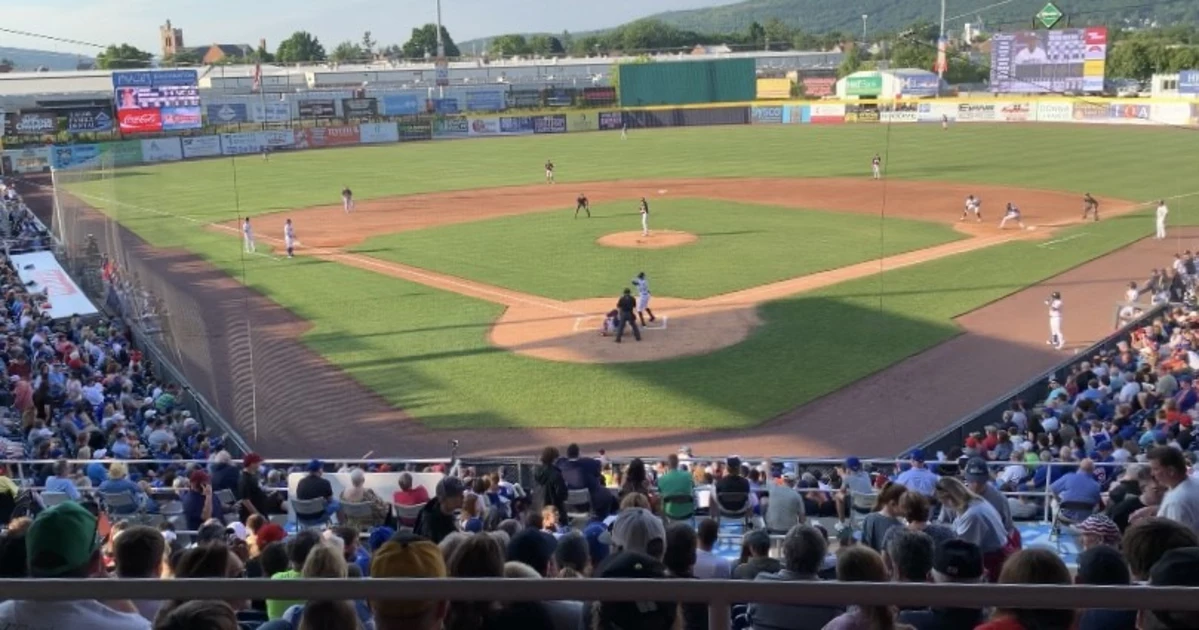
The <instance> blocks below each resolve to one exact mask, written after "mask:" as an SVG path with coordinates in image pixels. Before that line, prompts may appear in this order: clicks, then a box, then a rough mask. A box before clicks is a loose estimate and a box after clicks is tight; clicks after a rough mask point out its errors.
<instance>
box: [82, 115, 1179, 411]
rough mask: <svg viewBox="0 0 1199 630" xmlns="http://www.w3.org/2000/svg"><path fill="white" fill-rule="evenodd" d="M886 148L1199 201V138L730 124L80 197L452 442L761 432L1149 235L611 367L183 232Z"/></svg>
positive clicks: (353, 273)
mask: <svg viewBox="0 0 1199 630" xmlns="http://www.w3.org/2000/svg"><path fill="white" fill-rule="evenodd" d="M875 151H879V152H882V153H883V154H884V156H885V157H886V158H887V169H888V175H889V176H890V177H904V178H912V179H944V180H954V181H965V182H979V183H988V184H1010V185H1012V186H1019V187H1033V188H1045V189H1059V190H1070V191H1077V192H1080V193H1081V192H1083V191H1088V190H1089V191H1090V192H1092V193H1094V194H1096V195H1108V196H1114V197H1123V198H1129V199H1134V200H1150V199H1156V198H1158V197H1170V196H1174V195H1180V194H1184V193H1190V192H1194V191H1195V190H1199V183H1196V182H1195V181H1193V180H1191V179H1190V178H1188V177H1186V176H1185V175H1186V173H1185V171H1184V170H1182V165H1185V164H1191V163H1194V161H1195V159H1196V158H1199V144H1197V143H1195V142H1194V139H1193V135H1192V134H1191V133H1188V132H1185V131H1180V130H1172V129H1141V128H1136V129H1133V128H1114V127H1100V126H1095V127H1088V126H1077V127H1075V126H1035V125H1029V126H969V125H958V126H955V127H953V128H952V129H951V130H950V131H949V132H942V131H941V130H940V129H939V128H935V127H925V126H915V125H912V126H906V127H905V126H898V125H897V126H894V127H892V128H890V129H888V128H886V127H883V126H877V125H873V126H860V127H848V126H847V127H842V128H824V127H811V126H802V127H801V126H795V127H768V126H761V127H722V128H709V129H671V130H656V131H652V132H637V133H633V134H631V136H630V138H629V140H628V141H625V142H621V141H620V140H619V135H618V134H616V135H613V134H603V133H595V134H581V135H577V136H547V137H537V138H513V139H495V140H485V141H465V142H443V143H422V144H414V145H394V146H387V147H372V148H364V149H347V150H330V151H314V152H308V153H295V154H279V155H276V156H272V159H271V161H270V162H263V161H262V160H261V159H260V158H256V157H251V158H241V159H238V160H237V162H236V170H237V182H238V185H237V188H236V191H237V200H236V203H235V199H234V193H233V184H232V171H233V161H232V160H229V159H223V160H213V161H204V162H194V163H184V164H171V165H164V166H156V167H145V168H139V169H129V170H125V171H121V172H120V173H119V175H121V177H118V178H115V179H111V180H107V181H104V182H91V183H88V184H86V185H80V188H81V189H83V191H84V192H87V193H89V194H92V195H96V196H100V197H107V198H109V199H119V201H120V202H123V204H132V206H140V207H143V208H153V209H155V210H157V211H158V212H159V213H163V214H156V213H151V212H146V211H144V210H138V209H136V208H133V207H131V206H130V205H121V204H115V203H112V202H108V203H106V204H105V206H106V208H107V210H108V211H109V212H112V213H113V214H114V216H117V217H119V218H120V220H121V221H122V222H124V223H126V224H127V225H129V226H130V227H131V228H132V229H134V230H135V231H136V232H138V233H139V234H140V235H142V236H143V237H144V238H146V239H147V240H149V241H150V242H151V243H154V244H156V245H160V246H183V247H186V248H188V249H191V250H192V251H196V252H198V253H200V254H202V255H203V256H205V257H206V258H207V259H208V260H210V261H211V262H213V263H214V264H216V265H217V266H218V267H220V268H222V269H223V270H225V271H226V272H227V273H229V274H230V275H232V276H234V277H237V278H239V279H241V280H242V281H243V282H245V283H246V284H248V285H249V286H251V287H253V288H255V289H257V290H259V291H261V292H262V293H264V294H265V295H267V296H269V297H271V298H272V299H274V300H275V301H277V302H278V303H280V304H281V305H283V306H284V307H286V308H288V309H290V310H292V311H293V312H295V313H296V314H298V315H299V316H301V317H304V318H306V319H308V320H310V321H312V322H313V325H314V328H313V330H311V331H310V333H309V334H308V335H307V336H306V337H305V339H304V340H305V342H306V343H307V344H308V345H309V346H310V347H311V348H312V349H313V350H315V351H317V352H319V353H321V354H323V355H325V356H326V357H328V358H329V359H330V360H331V361H333V362H334V363H335V364H337V365H339V366H341V367H342V368H343V369H345V370H347V371H348V372H349V373H350V374H351V375H353V376H354V377H355V378H356V379H358V380H359V381H360V382H362V383H363V384H364V385H366V386H368V387H370V388H372V389H374V390H375V391H377V392H379V393H380V394H381V395H383V396H384V397H386V398H387V399H388V400H390V401H391V402H393V403H395V404H397V405H399V406H401V407H403V408H405V409H408V410H409V411H410V412H412V413H413V414H414V415H416V416H417V417H419V418H421V419H422V420H424V421H425V422H426V423H428V424H430V425H431V426H441V427H446V426H455V427H486V426H565V427H571V426H610V427H707V428H734V427H744V426H750V425H753V424H756V423H759V422H761V421H762V420H764V419H766V418H768V417H771V416H773V415H776V414H778V413H781V412H783V411H786V410H788V409H790V408H793V407H794V406H796V405H799V404H802V403H804V402H806V401H808V400H811V399H813V398H815V397H817V396H820V395H822V394H825V393H827V392H829V391H832V390H835V389H837V388H840V387H842V386H844V385H845V384H847V383H849V382H852V381H854V380H857V379H859V378H862V377H863V376H865V375H867V374H869V373H871V372H874V371H877V370H879V369H882V368H884V367H886V366H888V365H890V364H892V363H894V362H896V361H898V360H900V359H903V358H904V357H907V356H910V355H912V354H914V353H917V352H919V351H921V350H924V349H926V348H928V347H930V346H931V345H933V344H936V343H939V342H942V341H944V340H946V339H948V338H950V337H952V336H953V335H955V334H956V333H957V328H956V327H955V326H954V324H953V322H952V321H951V319H952V318H953V317H954V316H956V315H959V314H961V313H964V312H968V311H970V310H972V309H974V308H977V307H978V306H980V305H982V304H985V303H987V302H989V301H992V300H995V299H998V298H1000V297H1002V296H1004V295H1007V294H1009V293H1011V292H1014V291H1017V290H1019V289H1021V288H1023V287H1025V286H1028V285H1029V284H1033V283H1035V282H1038V281H1040V280H1043V279H1045V278H1047V277H1050V276H1053V275H1055V274H1057V273H1060V272H1062V271H1065V270H1066V269H1069V268H1071V267H1073V266H1076V265H1078V264H1080V263H1081V262H1084V261H1086V260H1089V259H1092V258H1094V257H1097V256H1100V255H1102V254H1105V253H1107V252H1109V251H1112V250H1114V249H1116V248H1119V247H1121V246H1123V245H1126V244H1128V243H1130V242H1132V241H1133V240H1135V239H1137V238H1140V237H1141V236H1144V235H1146V234H1148V233H1150V232H1151V230H1152V220H1151V219H1150V218H1149V216H1148V214H1146V213H1141V214H1139V215H1137V216H1135V217H1129V218H1121V219H1117V220H1111V221H1104V222H1100V223H1098V224H1095V225H1088V226H1086V227H1085V230H1086V231H1087V237H1086V238H1080V239H1075V240H1072V241H1070V242H1069V246H1064V247H1057V248H1039V247H1037V246H1036V245H1035V244H1033V243H1011V244H1007V245H1003V246H999V247H995V248H992V249H988V250H983V251H977V252H972V253H968V254H963V255H960V256H955V257H953V258H949V259H944V260H940V261H935V262H932V263H928V264H924V265H920V266H917V267H910V268H905V269H900V270H896V271H893V272H888V273H886V274H885V275H884V276H881V277H872V278H865V279H862V280H857V281H853V282H848V283H845V284H842V285H838V286H835V287H829V288H827V289H824V290H821V291H817V292H813V293H811V294H806V295H803V296H799V297H795V298H791V299H786V300H780V301H778V302H773V303H770V304H767V305H765V306H764V307H763V309H762V314H763V317H764V319H765V320H766V322H767V324H766V325H765V326H763V327H762V328H760V329H759V330H758V331H757V332H756V333H755V334H754V335H753V336H751V337H750V338H749V339H748V340H747V341H745V342H744V343H741V344H738V345H737V346H734V347H731V348H728V349H725V350H722V351H719V352H716V353H713V354H711V355H707V356H703V357H689V358H684V359H677V360H671V361H664V362H659V363H652V364H627V365H604V366H597V365H575V364H561V363H550V362H544V361H538V360H534V359H527V358H524V357H520V356H516V355H512V354H509V353H506V352H501V351H497V350H496V349H494V348H492V347H491V346H490V345H489V344H488V342H487V330H488V327H489V326H490V324H491V322H492V321H494V318H495V317H496V316H497V315H498V314H499V307H496V306H494V305H491V304H486V303H483V302H479V301H477V300H473V299H470V298H465V297H462V296H458V295H454V294H448V293H444V292H440V291H436V290H433V289H429V288H427V287H424V286H420V285H416V284H413V283H409V282H405V281H402V280H398V279H394V278H389V277H384V276H380V275H378V274H374V273H370V272H366V271H361V270H358V269H351V268H347V267H345V266H342V265H337V264H334V263H326V262H320V261H315V260H300V259H297V260H295V261H290V262H282V263H281V262H276V261H273V260H270V259H267V258H263V257H250V258H245V259H244V260H243V257H242V256H241V254H240V243H239V242H238V241H237V239H236V238H235V237H233V236H232V235H230V236H225V235H221V234H213V233H210V232H206V231H204V230H201V229H198V225H197V223H193V222H189V221H186V220H181V219H178V218H174V217H172V215H186V216H188V217H192V218H194V220H195V221H197V222H200V223H203V222H211V221H224V220H228V219H232V218H234V217H235V216H236V214H237V211H238V208H240V211H241V212H243V213H251V214H259V213H262V212H268V211H271V210H277V209H282V208H288V207H297V206H310V205H324V204H331V203H336V202H337V196H336V195H337V192H338V191H339V190H340V188H341V186H342V185H343V184H348V185H350V186H351V187H353V188H354V189H355V191H356V193H357V194H358V196H359V197H361V198H365V197H369V196H385V195H392V194H402V193H411V192H419V191H425V190H434V189H451V188H478V187H485V186H495V185H504V184H517V183H533V182H536V181H537V178H538V177H539V176H540V172H539V169H540V165H541V162H543V161H544V160H545V158H546V157H552V158H554V160H555V162H557V163H558V164H559V179H560V181H563V182H571V181H593V180H603V179H635V178H644V177H705V176H793V177H808V176H859V175H862V174H863V172H865V171H866V170H867V169H868V168H869V156H870V155H872V154H873V153H874V152H875ZM1195 200H1196V198H1194V197H1189V198H1185V199H1180V200H1177V201H1173V202H1172V203H1171V216H1170V219H1171V222H1172V224H1183V223H1195V222H1196V217H1199V204H1196V203H1195ZM622 229H626V228H622ZM1071 232H1072V230H1070V231H1067V232H1066V235H1069V234H1070V233H1071ZM512 246H513V247H514V248H519V244H513V245H512ZM676 251H680V252H681V251H682V250H676ZM783 254H785V252H783ZM546 267H547V268H553V267H555V265H553V264H547V265H546ZM619 271H620V274H621V275H620V277H619V280H621V281H624V280H627V278H626V277H625V274H626V273H627V272H626V271H625V269H624V268H623V267H622V268H621V269H620V270H619ZM727 273H732V272H727ZM880 291H881V293H880ZM630 410H636V413H630Z"/></svg>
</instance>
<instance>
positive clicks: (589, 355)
mask: <svg viewBox="0 0 1199 630" xmlns="http://www.w3.org/2000/svg"><path fill="white" fill-rule="evenodd" d="M578 190H581V191H583V192H585V193H586V194H587V196H588V197H589V198H591V199H592V201H593V202H596V203H602V202H613V201H616V202H620V201H625V200H627V201H628V202H629V204H630V210H631V211H632V210H635V209H636V200H638V199H640V198H641V197H647V198H663V197H674V198H704V199H723V200H728V201H734V202H749V203H758V204H763V205H772V206H781V207H793V208H797V209H799V208H804V209H820V210H831V211H836V212H852V213H859V214H879V215H880V216H881V215H882V214H884V213H885V215H886V216H888V217H893V218H904V219H917V220H923V221H933V222H938V223H945V224H951V225H953V226H954V227H955V229H957V230H958V231H960V232H962V233H964V234H966V235H967V237H968V238H965V239H962V240H958V241H954V242H951V243H946V244H943V245H938V246H935V247H930V248H926V249H921V250H916V251H912V252H907V253H903V254H898V255H894V256H889V257H886V258H882V259H874V260H870V261H866V262H862V263H858V264H855V265H850V266H847V267H842V268H839V269H833V270H830V271H825V272H820V273H816V274H811V275H806V276H801V277H797V278H791V279H787V280H783V281H780V282H774V283H771V284H766V285H762V286H758V287H753V288H750V289H746V290H742V291H736V292H733V293H728V294H724V295H717V296H713V297H710V298H707V299H703V300H682V299H674V298H670V297H669V296H666V295H655V296H654V297H653V299H652V304H651V308H652V309H653V311H654V313H655V314H656V315H657V316H658V320H657V321H656V322H654V323H652V324H651V325H649V326H648V327H647V329H646V330H645V332H644V334H643V341H642V342H640V343H626V344H622V345H617V344H615V343H613V340H612V339H611V338H606V337H602V336H600V335H599V326H600V323H601V322H602V319H603V316H604V314H605V313H607V312H608V311H609V310H611V309H612V308H614V304H615V300H616V297H617V296H616V295H612V296H608V297H596V298H592V299H585V300H575V301H570V302H562V301H558V300H553V299H550V298H545V297H541V296H537V295H530V294H526V293H521V292H519V291H513V290H510V289H505V288H501V287H496V286H492V285H488V284H484V283H480V282H476V281H474V280H470V279H468V278H461V277H456V276H450V275H446V274H442V273H437V272H434V271H430V270H427V269H421V268H417V267H412V266H408V265H404V264H400V263H395V262H391V261H387V260H382V259H380V258H377V257H373V256H368V255H364V254H358V253H353V252H350V251H347V248H349V247H352V246H354V245H357V244H360V243H362V242H363V241H365V240H366V239H368V238H370V237H373V236H378V235H381V234H388V233H394V232H401V231H408V230H418V229H424V228H429V227H434V226H439V225H449V224H455V223H466V222H471V221H480V220H485V219H489V218H494V217H501V216H510V215H517V214H526V213H532V212H549V211H553V210H555V209H561V210H562V216H563V220H569V219H568V217H569V216H570V215H571V212H572V208H573V206H571V205H569V204H571V203H573V199H574V198H573V195H574V194H575V193H576V192H577V191H578ZM967 195H975V196H977V197H979V198H980V199H982V200H983V216H984V217H986V218H987V220H986V221H985V222H976V221H974V220H968V221H961V220H960V219H961V216H962V207H963V205H964V200H965V198H966V196H967ZM1009 200H1010V201H1012V202H1014V203H1016V204H1017V205H1018V206H1019V207H1020V208H1021V210H1022V212H1023V214H1024V220H1025V222H1026V223H1027V224H1028V225H1029V226H1036V227H1037V228H1039V229H1036V230H1035V231H1033V230H1020V229H1016V228H1014V227H1013V228H1009V229H1007V230H999V229H998V227H997V224H998V219H999V216H1000V213H999V212H998V210H997V208H1000V207H1002V206H1003V205H1004V204H1005V203H1006V202H1007V201H1009ZM1101 201H1102V203H1103V207H1104V209H1105V213H1106V215H1107V216H1115V215H1118V214H1120V213H1123V212H1127V211H1129V210H1131V209H1133V208H1134V207H1135V204H1133V203H1131V202H1126V201H1121V200H1114V199H1103V200H1101ZM1080 209H1081V200H1080V199H1079V198H1078V196H1077V195H1072V194H1068V193H1062V192H1052V191H1038V190H1021V189H1013V188H1010V187H988V186H970V185H963V184H947V183H940V182H914V181H886V180H884V181H873V180H869V179H745V178H728V179H706V180H646V181H612V182H595V183H590V184H586V185H579V186H571V187H566V186H556V185H534V186H514V187H507V188H497V189H489V190H471V191H457V192H447V193H431V194H422V195H411V196H405V197H398V198H389V199H379V200H372V201H366V202H359V203H357V204H356V206H355V209H354V212H352V213H351V214H349V215H347V214H346V213H345V211H344V210H343V209H342V208H341V206H323V207H316V208H308V209H303V210H293V211H288V212H286V213H279V214H277V215H271V216H277V217H278V220H279V222H280V223H282V221H283V218H284V217H286V218H290V219H292V222H293V223H294V224H295V225H297V226H299V227H298V229H299V230H300V233H301V247H299V248H297V250H296V251H297V253H298V254H304V255H310V256H315V257H318V258H321V259H324V260H329V261H332V262H338V263H341V264H345V265H350V266H353V267H358V268H361V269H365V270H368V271H373V272H375V273H380V274H385V275H389V276H394V277H398V278H403V279H405V280H410V281H413V282H417V283H420V284H424V285H428V286H431V287H435V288H438V289H442V290H446V291H451V292H455V293H460V294H463V295H467V296H470V297H474V298H477V299H481V300H486V301H489V302H493V303H497V304H500V305H503V306H504V307H505V311H504V314H503V315H502V316H501V317H500V319H499V320H498V321H496V322H495V324H494V325H493V327H492V329H491V331H490V334H489V339H490V341H491V343H492V344H493V345H495V346H496V347H499V348H503V349H505V350H508V351H511V352H515V353H517V354H522V355H527V356H531V357H536V358H539V359H544V360H550V361H566V362H576V363H631V362H643V361H660V360H663V359H669V358H675V357H683V356H693V355H702V354H707V353H710V352H713V351H716V350H719V349H721V348H725V347H728V346H731V345H734V344H737V343H740V342H741V341H744V340H745V339H746V338H748V337H749V336H750V335H751V334H753V331H754V329H755V328H756V327H757V326H758V325H760V324H761V319H760V318H759V316H758V313H757V310H758V305H760V304H761V303H763V302H767V301H770V300H775V299H780V298H785V297H789V296H793V295H796V294H800V293H803V292H805V291H811V290H814V289H818V288H821V287H826V286H829V285H832V284H836V283H840V282H844V281H847V280H852V279H855V278H861V277H865V276H869V275H873V274H877V273H881V272H884V271H888V270H893V269H899V268H902V267H907V266H911V265H916V264H920V263H924V262H928V261H931V260H936V259H938V258H943V257H945V256H952V255H956V254H961V253H965V252H969V251H974V250H977V249H981V248H984V247H990V246H993V245H996V244H998V243H1003V242H1007V241H1009V240H1013V239H1031V238H1047V237H1049V236H1050V235H1052V234H1053V232H1054V229H1055V228H1058V227H1061V226H1065V225H1070V224H1072V223H1076V222H1077V221H1078V220H1079V214H1080ZM257 220H258V221H259V225H262V224H263V223H264V222H265V221H267V220H268V219H266V218H259V219H257ZM630 222H635V223H636V224H637V227H640V225H639V224H640V217H639V216H637V215H636V214H631V215H630ZM217 227H219V228H221V229H223V230H225V231H232V232H234V233H237V229H238V228H237V226H236V224H235V223H227V224H223V225H220V226H217ZM630 227H632V226H630ZM687 237H691V238H694V236H693V235H689V234H686V233H671V232H662V233H657V232H653V231H652V230H651V236H650V237H643V236H642V235H641V232H640V231H639V230H638V231H636V232H619V233H615V234H610V235H608V236H606V237H604V238H601V239H600V243H601V244H611V243H606V242H604V241H605V239H613V242H618V243H623V244H624V246H634V247H666V246H672V245H673V246H678V245H680V244H683V243H685V242H687ZM260 238H261V237H260ZM796 246H797V247H802V243H797V244H796Z"/></svg>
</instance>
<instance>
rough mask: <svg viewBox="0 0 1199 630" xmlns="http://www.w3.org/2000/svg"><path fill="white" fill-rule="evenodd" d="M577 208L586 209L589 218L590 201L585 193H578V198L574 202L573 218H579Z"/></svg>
mask: <svg viewBox="0 0 1199 630" xmlns="http://www.w3.org/2000/svg"><path fill="white" fill-rule="evenodd" d="M579 210H586V211H587V218H588V219H590V218H591V202H590V201H587V195H584V194H583V193H579V198H578V200H577V201H576V202H575V218H576V219H577V218H579Z"/></svg>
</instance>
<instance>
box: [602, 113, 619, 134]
mask: <svg viewBox="0 0 1199 630" xmlns="http://www.w3.org/2000/svg"><path fill="white" fill-rule="evenodd" d="M623 127H624V112H600V113H599V128H600V130H601V131H610V130H614V129H621V128H623Z"/></svg>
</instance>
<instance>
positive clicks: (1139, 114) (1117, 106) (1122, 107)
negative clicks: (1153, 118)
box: [1108, 103, 1151, 123]
mask: <svg viewBox="0 0 1199 630" xmlns="http://www.w3.org/2000/svg"><path fill="white" fill-rule="evenodd" d="M1150 113H1151V111H1150V108H1149V105H1148V104H1147V103H1112V104H1111V105H1110V106H1109V108H1108V118H1111V119H1113V120H1118V121H1120V122H1121V123H1130V122H1134V121H1135V122H1149V119H1150Z"/></svg>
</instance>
